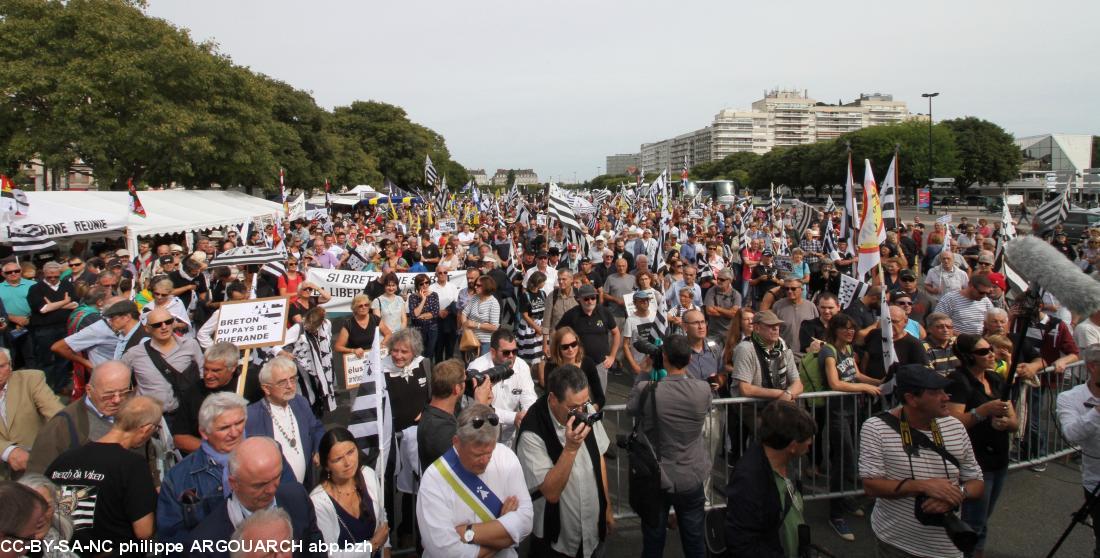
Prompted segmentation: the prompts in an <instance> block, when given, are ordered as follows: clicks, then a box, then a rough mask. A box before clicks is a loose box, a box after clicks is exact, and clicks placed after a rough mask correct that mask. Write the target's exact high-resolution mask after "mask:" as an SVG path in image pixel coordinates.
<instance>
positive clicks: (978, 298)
mask: <svg viewBox="0 0 1100 558" xmlns="http://www.w3.org/2000/svg"><path fill="white" fill-rule="evenodd" d="M992 290H993V283H991V282H990V281H989V277H987V276H985V275H977V274H975V275H974V276H973V277H971V278H970V282H969V283H967V285H966V287H964V288H962V289H961V290H958V291H952V292H949V293H947V294H945V295H943V297H942V298H940V301H939V303H937V304H936V312H941V313H944V314H947V315H948V316H950V317H951V321H952V322H953V323H954V325H955V335H956V336H959V335H962V334H963V333H971V334H975V335H981V333H982V328H983V326H984V325H985V315H986V314H987V313H988V312H989V311H990V310H992V309H993V303H992V302H990V301H989V292H990V291H992Z"/></svg>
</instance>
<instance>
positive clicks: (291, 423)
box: [268, 405, 313, 482]
mask: <svg viewBox="0 0 1100 558" xmlns="http://www.w3.org/2000/svg"><path fill="white" fill-rule="evenodd" d="M268 409H270V410H271V431H272V432H273V433H274V434H275V441H276V442H279V445H280V446H282V448H283V457H285V458H286V461H287V463H289V464H290V468H291V469H293V470H294V478H296V479H298V482H304V481H305V478H306V458H305V451H303V448H302V433H301V432H300V431H299V429H298V420H297V419H295V418H294V411H293V410H292V409H291V408H290V405H283V406H281V407H280V406H278V405H268ZM290 437H293V438H294V439H293V440H292V439H291V438H290ZM291 442H293V445H292V444H291ZM312 457H313V456H312V455H311V456H310V458H312Z"/></svg>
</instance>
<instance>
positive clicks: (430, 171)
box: [424, 155, 439, 189]
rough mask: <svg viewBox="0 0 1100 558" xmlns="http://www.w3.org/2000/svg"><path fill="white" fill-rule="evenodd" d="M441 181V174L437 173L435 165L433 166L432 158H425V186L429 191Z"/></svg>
mask: <svg viewBox="0 0 1100 558" xmlns="http://www.w3.org/2000/svg"><path fill="white" fill-rule="evenodd" d="M437 180H439V173H437V172H435V165H433V164H432V158H431V157H429V156H428V155H425V156H424V184H425V185H427V186H428V188H429V189H431V188H434V187H435V186H436V181H437Z"/></svg>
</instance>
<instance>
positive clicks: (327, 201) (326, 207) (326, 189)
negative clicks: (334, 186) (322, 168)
mask: <svg viewBox="0 0 1100 558" xmlns="http://www.w3.org/2000/svg"><path fill="white" fill-rule="evenodd" d="M328 191H329V185H328V179H327V178H326V179H325V209H328V208H330V207H332V201H330V200H329V198H328Z"/></svg>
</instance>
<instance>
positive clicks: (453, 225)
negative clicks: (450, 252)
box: [439, 219, 458, 232]
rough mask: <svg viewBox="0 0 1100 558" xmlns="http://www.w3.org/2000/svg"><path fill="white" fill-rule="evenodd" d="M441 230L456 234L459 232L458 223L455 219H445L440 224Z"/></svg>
mask: <svg viewBox="0 0 1100 558" xmlns="http://www.w3.org/2000/svg"><path fill="white" fill-rule="evenodd" d="M439 230H441V231H443V232H455V231H457V230H458V223H457V222H455V220H454V219H445V220H442V221H440V222H439Z"/></svg>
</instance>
